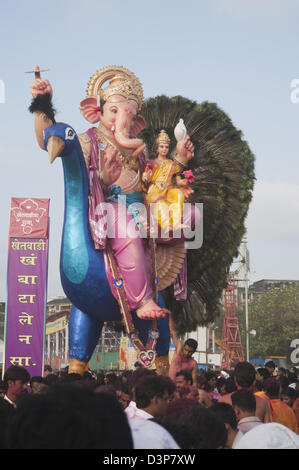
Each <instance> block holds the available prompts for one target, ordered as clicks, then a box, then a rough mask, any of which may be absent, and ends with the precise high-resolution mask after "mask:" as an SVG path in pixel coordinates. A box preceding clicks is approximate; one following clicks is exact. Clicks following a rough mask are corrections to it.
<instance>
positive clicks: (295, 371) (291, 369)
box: [288, 366, 298, 377]
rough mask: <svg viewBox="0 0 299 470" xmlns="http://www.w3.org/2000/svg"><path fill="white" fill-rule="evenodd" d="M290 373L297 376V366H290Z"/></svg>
mask: <svg viewBox="0 0 299 470" xmlns="http://www.w3.org/2000/svg"><path fill="white" fill-rule="evenodd" d="M288 373H292V374H295V375H296V377H297V376H298V370H297V368H296V367H293V366H292V367H290V368H289V372H288Z"/></svg>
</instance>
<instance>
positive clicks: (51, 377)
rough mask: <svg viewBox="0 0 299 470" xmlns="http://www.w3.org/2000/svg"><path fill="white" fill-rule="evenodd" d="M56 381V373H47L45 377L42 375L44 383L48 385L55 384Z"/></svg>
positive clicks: (57, 379) (57, 378)
mask: <svg viewBox="0 0 299 470" xmlns="http://www.w3.org/2000/svg"><path fill="white" fill-rule="evenodd" d="M61 380H62V379H61ZM58 382H59V377H57V375H56V374H48V375H47V376H46V377H44V383H45V384H46V385H48V386H49V387H52V386H53V385H56V384H57V383H58Z"/></svg>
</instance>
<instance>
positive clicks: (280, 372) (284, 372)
mask: <svg viewBox="0 0 299 470" xmlns="http://www.w3.org/2000/svg"><path fill="white" fill-rule="evenodd" d="M282 375H284V376H285V377H286V376H287V370H286V369H285V368H284V367H278V369H277V372H276V376H277V377H281V376H282Z"/></svg>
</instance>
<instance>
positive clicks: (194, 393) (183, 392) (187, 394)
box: [178, 385, 199, 402]
mask: <svg viewBox="0 0 299 470" xmlns="http://www.w3.org/2000/svg"><path fill="white" fill-rule="evenodd" d="M178 396H179V397H180V398H189V399H190V400H195V401H196V402H197V401H198V398H199V393H198V388H196V387H193V385H184V386H183V387H181V388H180V389H179V390H178Z"/></svg>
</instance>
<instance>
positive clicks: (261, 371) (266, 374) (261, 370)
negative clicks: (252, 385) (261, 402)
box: [257, 367, 270, 379]
mask: <svg viewBox="0 0 299 470" xmlns="http://www.w3.org/2000/svg"><path fill="white" fill-rule="evenodd" d="M257 372H258V373H259V374H260V375H261V376H262V377H264V379H268V378H269V377H270V372H269V371H268V369H266V368H265V367H259V368H258V369H257Z"/></svg>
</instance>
